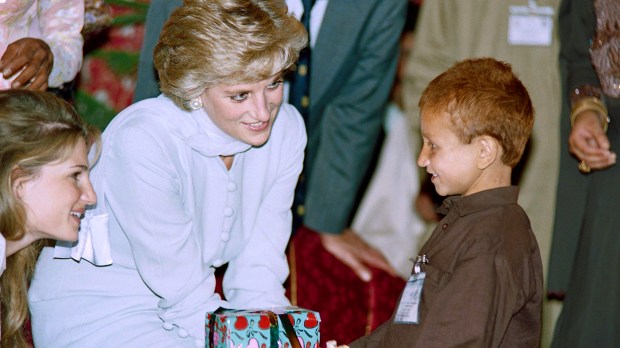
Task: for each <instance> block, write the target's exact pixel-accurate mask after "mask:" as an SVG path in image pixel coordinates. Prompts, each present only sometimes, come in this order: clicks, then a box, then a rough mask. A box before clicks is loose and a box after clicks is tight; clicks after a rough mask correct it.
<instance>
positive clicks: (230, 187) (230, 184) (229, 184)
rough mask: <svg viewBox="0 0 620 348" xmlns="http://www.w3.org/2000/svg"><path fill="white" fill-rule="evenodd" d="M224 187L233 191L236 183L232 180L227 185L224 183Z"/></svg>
mask: <svg viewBox="0 0 620 348" xmlns="http://www.w3.org/2000/svg"><path fill="white" fill-rule="evenodd" d="M226 189H227V190H228V191H229V192H234V191H235V190H236V189H237V184H235V183H234V182H232V181H231V182H229V183H228V185H226Z"/></svg>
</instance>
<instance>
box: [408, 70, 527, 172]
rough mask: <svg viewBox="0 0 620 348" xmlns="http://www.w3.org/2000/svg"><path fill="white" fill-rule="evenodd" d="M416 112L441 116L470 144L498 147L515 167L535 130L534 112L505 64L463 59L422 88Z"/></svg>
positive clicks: (518, 81)
mask: <svg viewBox="0 0 620 348" xmlns="http://www.w3.org/2000/svg"><path fill="white" fill-rule="evenodd" d="M418 105H419V107H420V112H421V113H422V112H424V111H425V110H429V111H433V112H437V114H440V113H442V112H446V113H447V114H448V115H449V121H450V123H451V125H452V131H453V132H454V133H455V134H456V135H457V136H458V137H459V139H460V140H461V142H463V143H464V144H469V143H471V141H472V140H473V139H474V138H475V137H477V136H482V135H489V136H492V137H494V138H495V139H497V140H498V141H499V143H500V144H501V146H502V149H503V150H504V153H503V155H502V162H503V163H504V164H506V165H508V166H510V167H514V166H515V165H517V163H518V162H519V160H520V159H521V156H522V155H523V151H524V149H525V145H526V144H527V141H528V139H529V137H530V134H531V132H532V127H533V125H534V107H533V106H532V101H531V100H530V96H529V94H528V92H527V90H526V88H525V86H524V85H523V83H521V81H520V80H519V79H518V78H517V76H515V74H514V73H513V72H512V68H511V66H510V64H507V63H504V62H500V61H497V60H495V59H493V58H478V59H468V60H464V61H461V62H458V63H456V64H455V65H454V66H453V67H451V68H450V69H448V70H446V71H445V72H444V73H442V74H441V75H439V76H437V77H436V78H435V79H434V80H433V81H431V83H430V84H429V85H428V87H426V89H425V90H424V92H423V93H422V97H421V98H420V102H419V104H418Z"/></svg>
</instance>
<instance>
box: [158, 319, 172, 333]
mask: <svg viewBox="0 0 620 348" xmlns="http://www.w3.org/2000/svg"><path fill="white" fill-rule="evenodd" d="M161 327H163V328H164V330H166V331H170V330H172V329H173V328H174V325H172V323H170V322H167V321H164V323H163V324H162V325H161Z"/></svg>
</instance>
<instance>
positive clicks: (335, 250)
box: [319, 229, 396, 282]
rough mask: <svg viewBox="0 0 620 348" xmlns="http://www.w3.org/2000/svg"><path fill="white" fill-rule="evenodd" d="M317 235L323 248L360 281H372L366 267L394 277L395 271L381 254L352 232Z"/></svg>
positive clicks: (348, 230) (370, 273)
mask: <svg viewBox="0 0 620 348" xmlns="http://www.w3.org/2000/svg"><path fill="white" fill-rule="evenodd" d="M319 235H320V236H321V243H322V244H323V247H324V248H325V249H326V250H327V251H329V253H330V254H332V255H334V257H336V258H337V259H338V260H340V261H341V262H342V263H344V264H345V265H347V266H349V267H350V268H351V269H352V270H353V272H355V274H357V276H358V277H359V278H360V279H361V280H363V281H365V282H369V281H370V280H371V279H372V272H370V269H368V266H372V267H375V268H378V269H382V270H384V271H386V272H388V273H389V274H391V275H396V271H395V270H394V268H393V267H392V266H391V265H390V264H389V262H388V261H387V260H386V258H385V257H384V256H383V254H382V253H381V252H380V251H379V250H377V249H375V248H373V247H372V246H370V245H369V244H368V243H366V242H365V241H364V240H363V239H362V238H361V237H360V236H359V235H358V234H357V233H355V232H354V231H353V230H351V229H346V230H344V232H343V233H342V234H330V233H319Z"/></svg>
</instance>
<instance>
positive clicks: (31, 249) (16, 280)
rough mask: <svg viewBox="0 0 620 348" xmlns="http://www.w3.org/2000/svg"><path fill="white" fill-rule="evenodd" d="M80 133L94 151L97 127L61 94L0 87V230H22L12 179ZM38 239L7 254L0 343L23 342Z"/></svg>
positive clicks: (57, 156)
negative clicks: (9, 254)
mask: <svg viewBox="0 0 620 348" xmlns="http://www.w3.org/2000/svg"><path fill="white" fill-rule="evenodd" d="M80 139H84V140H85V141H86V144H87V145H88V146H90V145H92V144H93V143H95V144H96V146H97V150H98V151H97V152H99V149H100V135H99V131H98V130H97V129H95V128H92V127H90V126H87V125H86V124H85V123H84V121H83V120H82V119H81V118H80V116H79V115H78V114H77V112H76V111H75V110H74V109H73V107H71V105H69V104H68V103H67V102H65V101H64V100H62V99H60V98H58V97H55V96H54V95H52V94H50V93H47V92H38V91H27V90H7V91H0V232H1V233H2V236H3V237H4V238H5V239H6V240H7V241H11V240H19V239H20V238H22V237H23V236H24V234H25V233H26V211H25V207H24V205H23V203H22V202H21V201H20V200H19V198H17V197H16V196H15V194H14V191H13V187H12V183H13V182H14V181H15V180H16V179H18V178H34V177H36V176H37V175H38V174H39V172H40V170H41V167H43V166H44V165H46V164H49V163H53V162H56V161H62V160H64V159H66V158H68V157H69V156H70V155H71V153H72V152H73V150H74V149H75V146H76V145H77V143H78V141H79V140H80ZM50 204H53V203H50ZM42 245H43V242H41V241H38V242H35V243H33V244H31V245H29V246H28V247H26V248H24V249H22V250H20V251H18V252H16V253H15V254H13V255H11V256H10V257H8V258H7V268H6V271H5V272H4V273H3V274H2V276H1V277H0V291H1V292H2V298H1V300H0V302H1V306H2V307H1V310H2V331H1V333H2V337H1V338H0V345H1V346H2V347H25V346H26V343H25V341H24V339H23V337H22V326H23V323H24V321H25V319H26V317H27V315H28V303H27V296H26V294H27V289H28V283H29V280H30V277H31V276H32V273H33V271H34V266H35V263H36V259H37V257H38V255H39V252H40V250H41V247H42Z"/></svg>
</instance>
